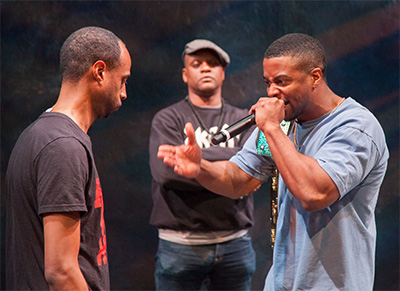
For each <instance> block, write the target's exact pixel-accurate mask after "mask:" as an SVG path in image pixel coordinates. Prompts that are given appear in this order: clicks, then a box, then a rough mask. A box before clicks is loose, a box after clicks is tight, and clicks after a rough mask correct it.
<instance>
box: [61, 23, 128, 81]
mask: <svg viewBox="0 0 400 291" xmlns="http://www.w3.org/2000/svg"><path fill="white" fill-rule="evenodd" d="M119 42H122V41H121V40H120V39H119V38H118V37H117V36H116V35H115V34H114V33H112V32H111V31H109V30H107V29H104V28H100V27H94V26H89V27H84V28H81V29H79V30H77V31H75V32H74V33H72V34H71V35H70V36H69V37H68V38H67V39H66V40H65V42H64V44H63V45H62V47H61V51H60V71H61V80H62V81H72V82H78V81H79V80H80V79H81V78H82V77H83V75H84V74H85V73H86V72H87V70H88V69H89V68H90V67H91V66H92V65H93V64H94V63H95V62H97V61H99V60H102V61H104V63H105V64H106V66H108V67H109V68H110V69H113V68H116V67H118V66H119V65H120V57H121V48H120V46H119Z"/></svg>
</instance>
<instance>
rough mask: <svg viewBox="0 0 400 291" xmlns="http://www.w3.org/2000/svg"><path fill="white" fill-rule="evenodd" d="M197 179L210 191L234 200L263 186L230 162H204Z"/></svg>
mask: <svg viewBox="0 0 400 291" xmlns="http://www.w3.org/2000/svg"><path fill="white" fill-rule="evenodd" d="M196 179H197V181H199V183H200V184H202V185H203V186H204V187H205V188H207V189H208V190H210V191H212V192H214V193H217V194H220V195H222V196H226V197H229V198H232V199H238V198H240V197H242V196H245V195H248V194H249V193H251V192H253V191H254V189H255V188H256V187H258V186H259V185H260V184H261V181H259V180H257V179H254V178H252V177H250V176H249V175H247V174H246V173H244V172H243V171H241V170H240V169H239V167H238V166H236V164H234V163H232V162H229V161H218V162H209V161H207V160H202V161H201V170H200V174H199V176H198V177H197V178H196Z"/></svg>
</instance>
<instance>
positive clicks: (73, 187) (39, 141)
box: [6, 112, 110, 290]
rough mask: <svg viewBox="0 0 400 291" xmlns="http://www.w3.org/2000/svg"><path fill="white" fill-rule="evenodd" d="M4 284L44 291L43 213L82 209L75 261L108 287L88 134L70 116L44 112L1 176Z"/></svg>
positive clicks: (96, 284) (95, 286) (92, 280)
mask: <svg viewBox="0 0 400 291" xmlns="http://www.w3.org/2000/svg"><path fill="white" fill-rule="evenodd" d="M6 204H7V209H6V212H7V214H6V215H7V216H6V217H7V225H6V285H7V289H11V290H15V289H25V290H27V289H35V290H46V289H49V286H48V284H47V282H46V280H45V277H44V234H43V214H45V213H62V212H64V213H65V212H74V211H78V212H80V213H81V238H80V239H81V245H80V250H79V256H78V261H79V266H80V268H81V271H82V273H83V276H84V277H85V279H86V282H87V283H88V285H89V288H90V289H92V290H108V289H110V283H109V270H108V262H107V243H106V231H105V224H104V215H103V214H104V207H103V196H102V191H101V185H100V180H99V177H98V173H97V169H96V165H95V162H94V159H93V153H92V144H91V141H90V137H89V136H88V135H87V134H86V133H84V132H83V131H82V130H81V129H80V128H79V126H78V125H77V124H76V123H75V122H74V121H72V120H71V119H70V118H69V117H67V116H66V115H64V114H61V113H55V112H54V113H52V112H50V113H43V114H42V115H41V116H40V117H39V118H38V120H36V121H35V122H34V123H32V124H31V125H30V126H29V127H28V128H27V129H25V130H24V132H23V133H22V134H21V136H20V137H19V139H18V141H17V143H16V145H15V147H14V149H13V152H12V154H11V157H10V161H9V165H8V169H7V175H6Z"/></svg>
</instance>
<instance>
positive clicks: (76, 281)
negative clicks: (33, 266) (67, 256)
mask: <svg viewBox="0 0 400 291" xmlns="http://www.w3.org/2000/svg"><path fill="white" fill-rule="evenodd" d="M45 272H46V273H45V274H46V281H47V283H48V284H49V287H50V290H88V286H87V283H86V280H85V278H84V277H83V274H82V272H81V270H80V268H79V265H78V264H76V265H75V266H71V267H68V264H64V265H63V266H60V267H57V268H52V267H46V271H45Z"/></svg>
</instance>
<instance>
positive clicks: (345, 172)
mask: <svg viewBox="0 0 400 291" xmlns="http://www.w3.org/2000/svg"><path fill="white" fill-rule="evenodd" d="M379 158H380V155H379V151H378V149H377V146H376V145H375V143H374V142H373V140H372V137H371V136H369V135H368V134H366V133H365V132H362V131H361V130H359V129H356V128H353V127H348V126H342V127H340V128H337V129H336V130H335V132H334V133H332V134H330V135H329V136H328V138H327V139H326V140H325V141H324V143H323V144H322V145H321V147H320V150H319V151H318V152H317V153H316V155H315V159H316V160H317V161H318V163H319V165H320V166H321V167H322V168H323V169H324V170H325V172H327V174H328V175H329V176H330V177H331V179H332V180H333V181H334V183H335V184H336V186H337V188H338V189H339V193H340V197H341V198H343V196H344V195H345V194H346V193H348V192H349V191H350V190H352V189H353V188H354V187H355V186H357V185H358V184H359V183H360V181H362V180H364V179H365V177H366V176H367V175H368V174H369V173H370V171H371V169H372V168H373V167H374V166H375V165H376V164H377V163H378V160H379Z"/></svg>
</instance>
